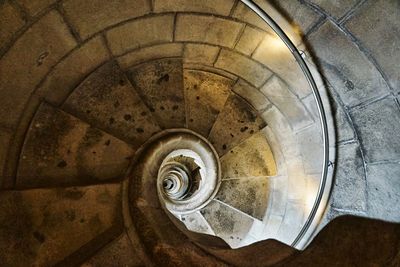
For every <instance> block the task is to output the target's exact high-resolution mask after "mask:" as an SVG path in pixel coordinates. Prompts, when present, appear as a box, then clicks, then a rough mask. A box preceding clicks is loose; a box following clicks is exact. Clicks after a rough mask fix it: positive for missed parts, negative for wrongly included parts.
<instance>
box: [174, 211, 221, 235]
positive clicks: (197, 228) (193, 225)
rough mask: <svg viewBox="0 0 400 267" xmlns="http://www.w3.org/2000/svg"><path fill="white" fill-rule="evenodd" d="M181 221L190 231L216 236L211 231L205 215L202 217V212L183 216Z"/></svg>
mask: <svg viewBox="0 0 400 267" xmlns="http://www.w3.org/2000/svg"><path fill="white" fill-rule="evenodd" d="M181 220H182V222H183V223H184V224H185V226H186V227H187V228H188V229H189V230H190V231H194V232H198V233H204V234H208V235H215V233H214V231H213V230H212V229H211V227H210V225H209V224H208V222H207V221H206V219H205V218H204V217H203V215H201V213H200V211H197V212H194V213H190V214H187V215H182V219H181Z"/></svg>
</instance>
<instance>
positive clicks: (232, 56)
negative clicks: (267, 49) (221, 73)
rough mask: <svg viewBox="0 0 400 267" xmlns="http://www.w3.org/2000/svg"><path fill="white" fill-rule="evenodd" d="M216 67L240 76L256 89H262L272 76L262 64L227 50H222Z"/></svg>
mask: <svg viewBox="0 0 400 267" xmlns="http://www.w3.org/2000/svg"><path fill="white" fill-rule="evenodd" d="M215 67H217V68H221V69H224V70H227V71H228V72H231V73H233V74H235V75H237V76H240V77H242V78H243V79H244V80H246V81H248V82H249V83H251V84H252V85H254V86H255V87H260V86H261V85H262V84H263V83H264V82H265V81H266V80H267V79H268V78H269V77H270V76H271V72H270V71H269V70H268V69H267V68H266V67H264V66H263V65H262V64H260V63H258V62H256V61H254V60H251V59H249V58H247V57H245V56H243V55H241V54H238V53H236V52H232V51H229V50H226V49H222V50H221V53H220V54H219V57H218V59H217V61H216V63H215Z"/></svg>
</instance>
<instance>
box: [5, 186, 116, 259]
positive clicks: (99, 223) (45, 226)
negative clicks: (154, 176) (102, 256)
mask: <svg viewBox="0 0 400 267" xmlns="http://www.w3.org/2000/svg"><path fill="white" fill-rule="evenodd" d="M120 203H121V186H120V184H107V185H95V186H85V187H70V188H51V189H29V190H20V191H3V192H2V193H1V194H0V213H1V214H2V216H1V217H0V224H1V225H2V227H0V259H2V265H3V266H54V265H55V264H57V263H59V262H61V261H63V260H64V259H68V258H69V257H70V255H72V254H74V253H75V252H76V251H78V250H81V248H82V247H85V251H81V252H80V253H79V255H81V257H82V256H83V255H84V254H85V253H92V252H93V250H94V249H96V248H97V247H98V246H99V245H100V246H104V245H105V244H106V243H107V242H108V240H109V239H110V238H112V237H110V236H108V232H110V231H111V229H115V230H112V231H111V232H118V231H119V232H122V229H123V222H122V216H121V211H120V206H121V204H120ZM17 237H18V238H17ZM92 240H96V242H95V244H94V243H92V242H91V241H92ZM16 255H18V257H16ZM69 264H71V262H70V261H69Z"/></svg>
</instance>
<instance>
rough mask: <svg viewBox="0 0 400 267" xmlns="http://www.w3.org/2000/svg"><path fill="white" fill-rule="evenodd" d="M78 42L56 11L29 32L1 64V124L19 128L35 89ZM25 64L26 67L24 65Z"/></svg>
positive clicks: (19, 40) (17, 42) (5, 56)
mask: <svg viewBox="0 0 400 267" xmlns="http://www.w3.org/2000/svg"><path fill="white" fill-rule="evenodd" d="M75 45H76V42H75V40H74V38H73V37H72V35H71V33H70V32H69V30H68V27H67V26H66V25H65V24H64V22H63V20H62V18H61V16H60V15H59V14H58V13H57V12H55V11H52V12H50V13H49V14H47V15H46V16H44V17H43V18H41V20H39V21H38V22H37V23H36V24H34V25H33V26H32V27H31V28H30V29H29V30H27V31H26V32H25V33H24V34H23V35H22V36H21V37H20V38H19V39H18V40H17V41H16V43H15V44H14V45H13V47H12V48H11V49H10V50H9V51H8V52H7V54H5V55H4V57H3V58H2V59H1V61H0V81H1V84H0V95H1V96H2V97H1V100H0V114H7V116H2V118H1V119H0V123H2V124H6V125H8V126H10V127H15V126H16V124H17V121H18V118H19V116H20V115H21V112H22V109H23V107H24V105H25V104H26V102H27V100H28V98H29V96H30V94H31V93H32V92H33V90H34V89H35V86H36V85H37V84H38V83H39V82H40V80H42V79H43V77H44V76H45V75H46V73H47V72H48V71H49V70H50V69H51V67H52V66H53V65H55V64H56V63H57V62H58V61H59V60H60V59H61V58H62V57H63V56H64V55H65V54H67V53H68V52H69V51H70V50H71V49H72V48H74V47H75ZM22 62H23V64H21V63H22Z"/></svg>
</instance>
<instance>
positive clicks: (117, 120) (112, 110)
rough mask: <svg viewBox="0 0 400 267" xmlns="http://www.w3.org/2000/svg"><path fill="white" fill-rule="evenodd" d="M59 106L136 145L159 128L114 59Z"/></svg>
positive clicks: (88, 78) (140, 143)
mask: <svg viewBox="0 0 400 267" xmlns="http://www.w3.org/2000/svg"><path fill="white" fill-rule="evenodd" d="M63 109H64V110H66V111H68V112H69V113H71V114H74V115H75V116H76V117H78V118H80V119H82V120H84V121H86V122H88V123H90V124H93V125H95V126H96V127H98V128H100V129H102V130H104V131H106V132H109V133H111V134H113V135H114V136H117V137H118V138H120V139H122V140H125V141H126V142H129V143H130V144H132V145H133V146H134V147H135V148H138V147H140V146H141V145H142V144H143V143H144V142H145V141H146V140H147V139H149V138H150V137H151V136H152V135H153V134H155V133H157V132H159V131H160V127H159V126H158V124H157V122H156V121H155V120H154V119H153V117H152V115H151V112H150V111H149V109H148V108H147V107H146V105H145V104H144V103H143V101H142V100H141V98H140V96H139V95H138V93H137V92H136V90H135V89H134V88H133V87H132V85H131V83H130V82H129V80H128V78H127V77H126V75H125V74H124V73H123V72H122V71H121V70H120V68H119V66H118V65H117V63H116V62H114V61H112V62H110V63H107V64H105V65H104V66H102V67H100V68H99V69H97V70H96V71H94V72H93V73H92V74H90V75H89V76H88V77H87V78H86V79H85V80H84V81H83V82H82V83H81V84H80V85H79V86H78V87H77V88H76V89H75V90H74V91H73V93H72V94H71V95H70V96H69V97H68V99H67V100H66V101H65V103H64V104H63Z"/></svg>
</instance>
